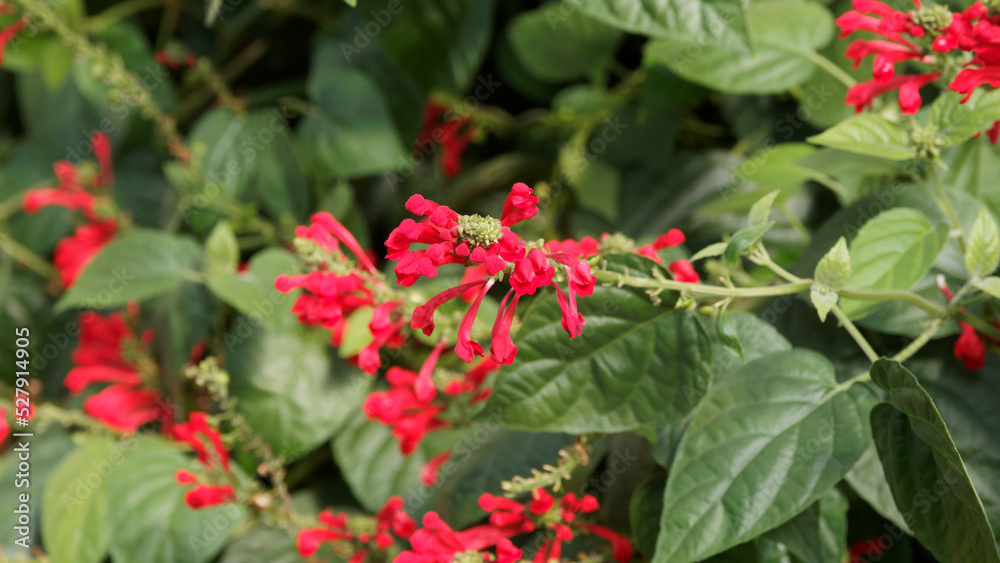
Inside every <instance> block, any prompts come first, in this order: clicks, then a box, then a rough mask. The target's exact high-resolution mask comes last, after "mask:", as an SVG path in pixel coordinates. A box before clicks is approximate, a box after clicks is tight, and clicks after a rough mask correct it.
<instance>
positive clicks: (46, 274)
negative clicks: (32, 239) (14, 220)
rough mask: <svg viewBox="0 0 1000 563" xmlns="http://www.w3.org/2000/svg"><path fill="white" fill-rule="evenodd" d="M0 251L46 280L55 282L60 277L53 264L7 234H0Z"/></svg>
mask: <svg viewBox="0 0 1000 563" xmlns="http://www.w3.org/2000/svg"><path fill="white" fill-rule="evenodd" d="M0 250H2V251H4V252H6V253H7V254H9V255H10V256H11V258H13V259H14V261H15V262H17V263H18V264H21V265H23V266H26V267H28V268H29V269H31V270H32V271H34V272H35V273H36V274H38V275H40V276H42V277H43V278H45V279H49V280H55V279H58V277H59V276H58V274H57V272H56V270H55V268H53V267H52V265H51V264H49V263H48V262H46V261H45V260H44V259H43V258H42V257H40V256H39V255H37V254H35V253H34V252H32V251H30V250H28V249H27V248H25V247H24V246H22V245H21V244H20V243H19V242H17V241H16V240H14V238H13V237H11V236H10V235H8V234H7V233H2V232H0Z"/></svg>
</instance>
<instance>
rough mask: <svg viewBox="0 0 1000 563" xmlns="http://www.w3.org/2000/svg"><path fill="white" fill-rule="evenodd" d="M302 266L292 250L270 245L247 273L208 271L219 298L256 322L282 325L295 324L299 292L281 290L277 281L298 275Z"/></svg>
mask: <svg viewBox="0 0 1000 563" xmlns="http://www.w3.org/2000/svg"><path fill="white" fill-rule="evenodd" d="M300 269H301V266H300V264H299V261H298V259H297V258H296V257H295V255H293V254H292V253H291V252H289V251H287V250H285V249H283V248H268V249H265V250H262V251H261V252H258V253H257V254H254V256H253V258H251V259H250V263H249V265H248V267H247V270H246V271H245V272H241V273H237V272H218V273H213V272H211V271H210V272H208V284H207V285H208V288H209V289H210V290H211V291H212V293H213V294H214V295H215V296H216V297H218V298H219V299H220V300H222V301H223V302H224V303H226V304H228V305H230V306H232V307H233V308H234V309H236V310H237V311H239V312H240V313H243V314H244V315H247V316H249V317H250V319H251V320H252V321H253V322H257V323H263V324H265V325H266V326H268V327H272V328H278V327H283V326H289V325H291V324H294V323H295V315H294V314H292V313H291V312H290V309H291V307H292V303H294V302H295V292H292V293H289V294H283V293H281V292H279V291H278V290H277V289H276V288H275V287H274V280H275V279H276V278H277V277H278V276H279V275H282V274H288V275H293V274H297V273H299V271H300Z"/></svg>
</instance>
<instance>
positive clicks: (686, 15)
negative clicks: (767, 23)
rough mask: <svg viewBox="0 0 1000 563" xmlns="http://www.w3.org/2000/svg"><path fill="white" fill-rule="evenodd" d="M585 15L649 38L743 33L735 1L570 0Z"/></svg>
mask: <svg viewBox="0 0 1000 563" xmlns="http://www.w3.org/2000/svg"><path fill="white" fill-rule="evenodd" d="M570 4H572V5H573V6H575V7H578V8H579V9H580V10H582V11H583V12H584V13H586V14H587V15H589V16H591V17H594V18H597V19H599V20H601V21H603V22H606V23H608V24H609V25H612V26H615V27H617V28H619V29H623V30H625V31H629V32H631V33H636V34H639V35H648V36H650V37H699V36H708V37H712V36H716V35H723V34H735V35H737V36H739V35H741V34H742V33H743V29H744V21H743V15H742V13H741V11H740V3H739V2H738V1H736V0H690V1H686V2H673V1H670V0H649V1H645V2H641V3H636V2H632V1H630V0H574V1H572V2H570Z"/></svg>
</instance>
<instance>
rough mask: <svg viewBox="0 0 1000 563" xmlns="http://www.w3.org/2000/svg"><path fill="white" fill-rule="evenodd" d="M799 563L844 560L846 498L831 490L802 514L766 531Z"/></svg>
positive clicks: (845, 553)
mask: <svg viewBox="0 0 1000 563" xmlns="http://www.w3.org/2000/svg"><path fill="white" fill-rule="evenodd" d="M765 537H767V538H770V539H772V540H775V541H778V542H781V543H783V544H785V545H786V546H788V550H789V551H790V552H791V553H792V554H793V555H795V556H796V557H798V558H799V559H801V560H802V561H831V562H834V561H845V560H847V558H848V557H847V498H846V497H845V496H844V494H843V493H841V492H840V491H838V490H837V489H830V490H829V491H827V492H826V494H824V495H823V497H822V498H820V499H819V501H817V502H815V503H813V505H812V506H810V507H809V508H807V509H806V510H805V512H803V513H801V514H799V515H798V516H796V517H795V518H792V519H791V520H789V521H788V522H785V523H784V524H782V525H781V526H778V527H777V528H775V529H773V530H771V531H770V532H767V534H766V535H765Z"/></svg>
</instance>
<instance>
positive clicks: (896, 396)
mask: <svg viewBox="0 0 1000 563" xmlns="http://www.w3.org/2000/svg"><path fill="white" fill-rule="evenodd" d="M871 376H872V381H874V382H875V383H876V384H877V385H878V386H879V387H881V388H882V389H884V390H886V391H887V392H888V393H889V404H882V405H879V406H878V407H876V408H875V410H874V411H872V414H871V420H872V429H873V433H874V435H875V445H876V447H877V448H878V455H879V458H880V459H881V460H882V467H883V468H884V469H885V476H886V478H887V480H888V481H889V486H890V488H891V489H892V494H893V497H895V499H896V504H897V506H899V508H900V511H901V512H902V513H903V517H904V519H905V520H906V522H907V524H909V525H910V528H911V529H912V530H913V533H914V535H915V536H916V537H917V539H918V540H920V542H921V543H922V544H924V545H925V546H926V547H927V548H928V549H930V551H931V553H933V554H934V555H935V556H936V557H937V558H938V559H941V560H942V561H978V562H982V563H996V562H998V561H1000V553H998V552H997V544H996V539H995V537H994V536H993V531H992V529H991V528H990V524H989V521H988V520H987V518H986V513H985V511H984V510H983V504H982V501H981V500H980V499H979V495H978V494H976V489H975V487H974V486H973V484H972V482H971V481H970V480H969V474H968V472H967V471H966V469H965V463H963V461H962V456H961V455H960V454H959V452H958V449H957V448H956V447H955V442H954V441H953V440H952V438H951V434H950V433H949V432H948V427H947V426H946V425H945V422H944V419H942V418H941V414H940V413H939V412H938V410H937V407H936V406H935V405H934V401H932V400H931V398H930V396H929V395H928V394H927V392H926V391H925V390H924V389H923V387H921V386H920V383H918V382H917V378H916V377H914V376H913V374H912V373H910V372H909V371H908V370H907V369H906V368H904V367H903V366H902V365H901V364H899V362H893V361H891V360H886V359H881V360H878V361H877V362H875V364H874V365H873V366H872V369H871Z"/></svg>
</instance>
